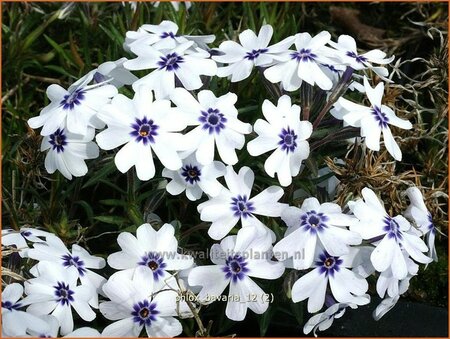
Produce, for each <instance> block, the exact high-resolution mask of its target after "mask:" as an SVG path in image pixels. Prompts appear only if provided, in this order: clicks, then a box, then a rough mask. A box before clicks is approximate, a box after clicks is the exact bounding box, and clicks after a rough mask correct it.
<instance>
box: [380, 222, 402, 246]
mask: <svg viewBox="0 0 450 339" xmlns="http://www.w3.org/2000/svg"><path fill="white" fill-rule="evenodd" d="M383 222H384V227H383V230H384V231H385V232H386V234H387V236H388V237H389V238H394V239H395V241H397V242H398V241H399V240H402V239H403V237H402V232H401V230H400V226H399V224H398V223H397V222H396V221H395V220H394V219H392V218H391V217H385V218H384V220H383Z"/></svg>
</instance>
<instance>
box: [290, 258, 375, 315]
mask: <svg viewBox="0 0 450 339" xmlns="http://www.w3.org/2000/svg"><path fill="white" fill-rule="evenodd" d="M315 259H316V261H315V263H314V266H315V268H314V269H313V270H312V271H310V272H308V273H307V274H305V275H304V276H302V277H301V278H300V279H298V280H297V281H296V282H295V283H294V285H293V286H292V300H293V301H294V302H299V301H302V300H305V299H308V312H309V313H314V312H317V311H319V310H320V309H321V308H322V306H323V304H324V302H325V294H326V291H327V286H328V283H329V285H330V289H331V293H332V294H333V297H334V298H335V299H336V300H337V301H338V302H340V303H353V304H356V305H365V304H367V303H369V300H370V297H369V296H368V295H367V294H365V293H366V292H367V289H368V288H369V285H368V284H367V281H366V280H365V279H364V278H363V277H361V276H360V275H358V274H356V273H354V272H352V271H351V270H349V269H348V268H351V267H352V263H351V260H348V256H346V255H344V256H340V257H335V256H332V255H330V254H328V253H327V252H326V251H321V250H317V251H316V256H315Z"/></svg>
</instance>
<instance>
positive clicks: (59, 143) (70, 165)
mask: <svg viewBox="0 0 450 339" xmlns="http://www.w3.org/2000/svg"><path fill="white" fill-rule="evenodd" d="M94 133H95V130H94V129H93V128H92V127H89V128H88V129H87V130H86V131H85V134H83V135H80V134H73V133H71V132H69V131H68V130H66V129H65V128H62V129H60V128H58V129H57V130H56V131H53V133H52V134H50V135H48V136H45V137H44V138H43V139H42V144H41V151H48V152H47V155H46V157H45V163H44V165H45V169H46V170H47V172H48V173H50V174H52V173H54V172H55V171H56V170H58V171H60V172H61V174H62V175H64V176H65V177H66V178H67V179H69V180H71V179H72V176H74V177H82V176H84V175H85V174H86V173H87V171H88V168H87V166H86V163H85V162H84V161H85V160H86V159H95V158H97V157H98V155H99V150H98V146H97V144H96V143H95V142H93V141H92V139H93V138H94Z"/></svg>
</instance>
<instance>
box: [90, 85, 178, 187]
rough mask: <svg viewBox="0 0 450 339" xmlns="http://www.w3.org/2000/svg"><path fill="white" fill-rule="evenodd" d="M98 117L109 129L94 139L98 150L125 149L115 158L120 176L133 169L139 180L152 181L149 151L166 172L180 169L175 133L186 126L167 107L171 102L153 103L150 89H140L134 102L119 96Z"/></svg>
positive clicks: (160, 101)
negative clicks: (166, 169)
mask: <svg viewBox="0 0 450 339" xmlns="http://www.w3.org/2000/svg"><path fill="white" fill-rule="evenodd" d="M99 117H100V118H101V119H102V120H104V121H105V123H106V124H107V125H108V128H107V129H106V130H104V131H102V132H100V133H99V134H98V135H97V137H96V140H97V143H98V145H99V146H100V148H102V149H105V150H111V149H114V148H117V147H119V146H121V145H124V146H123V147H122V148H121V149H120V151H119V152H117V154H116V156H115V158H114V162H115V164H116V166H117V168H118V170H119V171H120V172H122V173H125V172H127V171H128V170H129V169H130V168H131V167H133V166H136V173H137V176H138V178H139V179H140V180H149V179H151V178H153V177H154V175H155V164H154V162H153V155H152V151H153V152H155V154H156V156H157V157H158V159H159V160H160V161H161V163H162V164H163V165H164V166H165V167H167V168H168V169H171V170H174V171H175V170H178V169H179V168H181V165H182V163H181V159H180V157H179V155H178V153H177V148H178V147H179V144H180V137H181V135H180V134H178V133H174V132H178V131H181V130H183V129H184V128H185V127H186V123H185V121H184V118H183V116H182V115H181V114H180V112H179V111H178V110H177V109H175V108H173V107H171V106H170V101H168V100H153V95H152V92H151V91H150V90H149V88H147V87H145V86H142V87H139V88H138V91H137V92H136V94H135V95H134V98H133V99H129V98H127V97H126V96H124V95H122V94H119V95H117V96H116V97H114V99H113V100H112V101H111V103H110V104H108V105H106V106H105V107H104V108H103V110H102V111H101V112H100V114H99Z"/></svg>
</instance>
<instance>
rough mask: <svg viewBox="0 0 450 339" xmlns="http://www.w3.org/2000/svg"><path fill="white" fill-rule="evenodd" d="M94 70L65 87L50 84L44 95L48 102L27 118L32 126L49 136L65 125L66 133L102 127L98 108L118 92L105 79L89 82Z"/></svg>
mask: <svg viewBox="0 0 450 339" xmlns="http://www.w3.org/2000/svg"><path fill="white" fill-rule="evenodd" d="M95 73H96V70H93V71H91V72H89V73H88V74H86V75H85V76H84V77H82V78H81V79H79V80H78V81H76V82H75V83H73V84H72V85H71V86H70V87H69V89H68V90H65V89H64V88H62V87H61V86H60V85H56V84H53V85H50V86H49V87H48V88H47V97H48V98H49V99H50V101H51V102H50V104H49V105H48V106H46V107H45V108H44V109H42V111H41V112H40V115H39V116H37V117H33V118H30V119H29V120H28V125H29V126H30V127H31V128H39V127H42V130H41V135H43V136H49V135H50V134H52V133H55V131H56V130H58V129H59V130H61V129H63V128H65V127H66V128H67V130H68V132H71V133H74V134H80V135H82V136H84V135H86V134H88V128H90V127H94V128H103V127H104V126H105V124H104V123H103V122H102V121H101V120H99V119H98V117H97V113H98V111H99V110H100V109H101V108H102V107H103V106H104V105H105V104H107V103H108V102H109V101H110V100H111V98H112V97H113V96H115V95H116V94H117V88H116V87H114V86H113V85H109V84H107V83H105V82H102V83H98V84H93V85H89V83H90V82H91V81H92V80H93V79H94V74H95Z"/></svg>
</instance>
